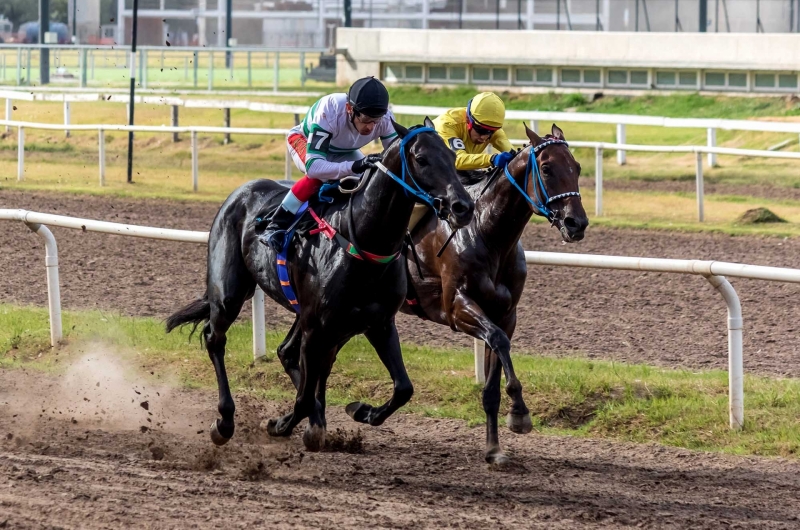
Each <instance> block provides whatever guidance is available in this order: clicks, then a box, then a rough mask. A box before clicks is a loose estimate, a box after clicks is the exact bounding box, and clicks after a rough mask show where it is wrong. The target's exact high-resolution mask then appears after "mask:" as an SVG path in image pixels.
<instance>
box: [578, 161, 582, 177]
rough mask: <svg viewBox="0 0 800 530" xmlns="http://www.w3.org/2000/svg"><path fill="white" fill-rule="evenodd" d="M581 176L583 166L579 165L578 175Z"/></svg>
mask: <svg viewBox="0 0 800 530" xmlns="http://www.w3.org/2000/svg"><path fill="white" fill-rule="evenodd" d="M580 174H581V165H580V164H578V175H580Z"/></svg>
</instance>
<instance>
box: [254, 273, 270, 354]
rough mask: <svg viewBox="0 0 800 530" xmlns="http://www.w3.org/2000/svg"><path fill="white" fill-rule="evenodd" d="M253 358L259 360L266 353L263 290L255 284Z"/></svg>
mask: <svg viewBox="0 0 800 530" xmlns="http://www.w3.org/2000/svg"><path fill="white" fill-rule="evenodd" d="M252 304H253V360H256V361H257V360H259V359H262V358H264V357H266V355H267V330H266V326H265V324H264V319H265V314H264V313H265V312H264V291H262V290H261V287H258V286H256V292H255V293H253V302H252Z"/></svg>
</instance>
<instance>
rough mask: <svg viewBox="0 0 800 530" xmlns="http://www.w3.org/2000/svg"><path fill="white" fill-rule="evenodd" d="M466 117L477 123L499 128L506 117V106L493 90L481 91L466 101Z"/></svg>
mask: <svg viewBox="0 0 800 530" xmlns="http://www.w3.org/2000/svg"><path fill="white" fill-rule="evenodd" d="M467 117H468V118H469V119H470V121H475V122H477V123H478V125H484V126H486V127H489V128H492V129H499V128H500V127H502V126H503V121H504V120H505V119H506V106H505V105H504V104H503V100H502V99H500V96H498V95H497V94H495V93H494V92H481V93H480V94H478V95H477V96H475V97H474V98H472V99H471V100H469V103H467Z"/></svg>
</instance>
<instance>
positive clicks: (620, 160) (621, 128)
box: [617, 123, 626, 166]
mask: <svg viewBox="0 0 800 530" xmlns="http://www.w3.org/2000/svg"><path fill="white" fill-rule="evenodd" d="M617 143H618V144H624V143H625V124H624V123H618V124H617ZM625 162H626V158H625V151H623V150H621V149H620V150H618V151H617V164H619V165H621V166H624V165H625Z"/></svg>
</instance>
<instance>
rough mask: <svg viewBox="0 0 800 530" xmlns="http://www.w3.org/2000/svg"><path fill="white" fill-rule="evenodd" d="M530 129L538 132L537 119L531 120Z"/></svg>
mask: <svg viewBox="0 0 800 530" xmlns="http://www.w3.org/2000/svg"><path fill="white" fill-rule="evenodd" d="M531 130H532V131H533V132H535V133H536V134H539V120H531Z"/></svg>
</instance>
